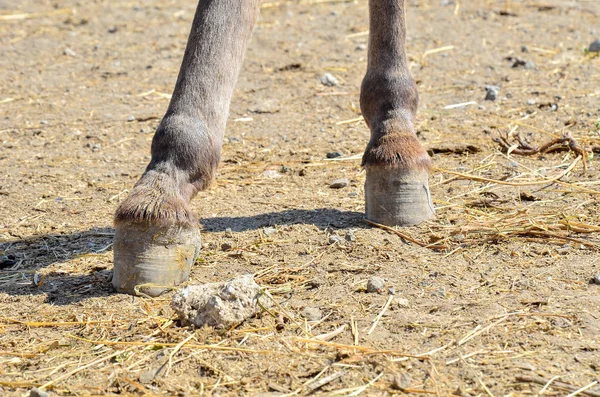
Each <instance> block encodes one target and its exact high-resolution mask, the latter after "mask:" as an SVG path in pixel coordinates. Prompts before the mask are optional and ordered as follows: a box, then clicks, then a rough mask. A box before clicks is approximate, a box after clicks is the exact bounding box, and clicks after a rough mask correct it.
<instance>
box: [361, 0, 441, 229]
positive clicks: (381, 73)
mask: <svg viewBox="0 0 600 397" xmlns="http://www.w3.org/2000/svg"><path fill="white" fill-rule="evenodd" d="M369 16H370V21H369V22H370V27H369V32H370V33H369V54H368V66H367V73H366V75H365V78H364V80H363V82H362V86H361V95H360V107H361V110H362V114H363V116H364V118H365V121H366V122H367V125H368V126H369V128H370V130H371V139H370V141H369V143H368V145H367V148H366V150H365V153H364V156H363V166H364V167H365V169H366V173H367V176H366V182H365V200H366V216H367V218H368V219H370V220H372V221H374V222H377V223H382V224H384V225H389V226H410V225H415V224H418V223H421V222H423V221H426V220H428V219H431V218H433V217H434V216H435V214H434V208H433V204H432V203H431V196H430V193H429V186H428V176H429V171H430V169H431V159H430V158H429V156H428V155H427V152H426V151H425V150H424V149H423V147H422V146H421V144H420V143H419V141H418V140H417V137H416V134H415V128H414V119H415V115H416V112H417V107H418V101H419V96H418V93H417V86H416V84H415V82H414V80H413V78H412V76H411V74H410V70H409V68H408V61H407V56H406V22H405V19H406V17H405V10H404V0H369Z"/></svg>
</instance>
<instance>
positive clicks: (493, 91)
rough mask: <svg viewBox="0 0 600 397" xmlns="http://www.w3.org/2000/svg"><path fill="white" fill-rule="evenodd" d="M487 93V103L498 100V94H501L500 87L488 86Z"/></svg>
mask: <svg viewBox="0 0 600 397" xmlns="http://www.w3.org/2000/svg"><path fill="white" fill-rule="evenodd" d="M485 92H486V94H485V100H486V101H495V100H496V99H497V98H498V94H500V87H498V86H497V85H486V86H485Z"/></svg>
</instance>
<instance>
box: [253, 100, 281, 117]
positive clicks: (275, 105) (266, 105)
mask: <svg viewBox="0 0 600 397" xmlns="http://www.w3.org/2000/svg"><path fill="white" fill-rule="evenodd" d="M248 110H249V111H251V112H253V113H258V114H268V113H277V112H279V111H280V110H281V104H280V103H279V101H278V100H276V99H267V100H265V101H262V102H258V103H256V104H254V105H253V106H251V107H250V108H249V109H248Z"/></svg>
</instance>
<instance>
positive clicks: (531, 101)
mask: <svg viewBox="0 0 600 397" xmlns="http://www.w3.org/2000/svg"><path fill="white" fill-rule="evenodd" d="M527 104H528V105H535V99H528V100H527Z"/></svg>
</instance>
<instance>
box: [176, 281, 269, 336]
mask: <svg viewBox="0 0 600 397" xmlns="http://www.w3.org/2000/svg"><path fill="white" fill-rule="evenodd" d="M259 295H260V287H259V286H258V284H256V282H255V281H254V278H253V277H252V275H251V274H248V275H245V276H240V277H236V278H234V279H232V280H229V281H226V282H222V283H210V284H203V285H192V286H189V287H186V288H184V289H182V290H179V291H178V292H177V293H175V295H174V296H173V301H172V302H171V307H172V308H173V310H175V312H176V313H177V315H178V316H179V319H180V320H181V322H182V323H183V325H193V326H195V327H198V328H200V327H202V326H204V325H208V326H211V327H214V328H219V329H224V328H225V329H229V328H231V327H233V326H235V325H238V324H240V323H242V322H243V321H244V320H246V319H248V318H250V317H252V316H254V315H255V314H256V313H258V312H259V311H260V306H259V305H258V298H259ZM261 303H262V304H264V305H266V304H267V302H266V300H263V301H261Z"/></svg>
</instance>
